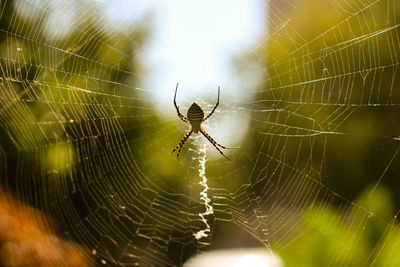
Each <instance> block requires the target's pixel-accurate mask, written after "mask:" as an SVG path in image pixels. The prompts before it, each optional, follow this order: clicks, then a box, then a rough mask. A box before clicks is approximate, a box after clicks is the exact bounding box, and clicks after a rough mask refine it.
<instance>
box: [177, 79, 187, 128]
mask: <svg viewBox="0 0 400 267" xmlns="http://www.w3.org/2000/svg"><path fill="white" fill-rule="evenodd" d="M178 85H179V83H177V84H176V88H175V97H174V106H175V108H176V111H177V112H178V116H179V118H181V120H183V121H184V122H186V123H189V120H188V118H186V117H185V116H184V115H182V114H181V113H180V112H179V107H178V106H177V105H176V92H177V91H178Z"/></svg>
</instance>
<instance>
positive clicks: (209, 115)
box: [203, 86, 219, 121]
mask: <svg viewBox="0 0 400 267" xmlns="http://www.w3.org/2000/svg"><path fill="white" fill-rule="evenodd" d="M218 105H219V86H218V101H217V104H216V105H215V107H214V108H213V110H212V111H211V113H210V114H208V116H207V117H205V118H204V119H203V121H205V120H207V119H208V118H210V117H211V115H212V114H213V113H214V111H215V109H216V108H217V107H218Z"/></svg>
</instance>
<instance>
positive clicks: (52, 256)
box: [0, 190, 92, 267]
mask: <svg viewBox="0 0 400 267" xmlns="http://www.w3.org/2000/svg"><path fill="white" fill-rule="evenodd" d="M51 225H52V223H51V221H50V220H49V219H48V218H46V217H45V216H44V215H43V214H42V213H40V212H39V211H37V210H35V209H33V208H31V207H28V206H26V205H23V204H22V203H20V202H19V201H17V200H15V199H13V198H12V197H11V196H10V194H5V193H4V192H3V191H1V190H0V266H80V267H85V266H92V261H91V259H90V256H89V253H88V251H87V250H86V249H84V248H83V247H81V246H79V245H77V244H75V243H73V242H71V241H66V240H63V239H60V238H58V237H57V236H56V235H55V234H54V233H53V232H52V231H51V230H50V228H49V227H50V226H51Z"/></svg>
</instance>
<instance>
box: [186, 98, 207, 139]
mask: <svg viewBox="0 0 400 267" xmlns="http://www.w3.org/2000/svg"><path fill="white" fill-rule="evenodd" d="M187 117H188V119H189V122H190V124H191V125H192V129H193V131H194V132H195V133H198V132H199V131H200V124H201V123H202V122H203V118H204V112H203V110H202V109H201V107H199V105H197V104H196V103H193V104H192V105H191V106H190V108H189V110H188V113H187Z"/></svg>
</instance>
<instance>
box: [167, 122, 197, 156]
mask: <svg viewBox="0 0 400 267" xmlns="http://www.w3.org/2000/svg"><path fill="white" fill-rule="evenodd" d="M192 133H193V129H190V130H189V132H187V133H186V134H185V136H184V137H183V138H182V140H181V141H180V142H179V144H178V145H177V146H176V147H175V148H174V149H173V150H172V151H171V153H174V152H175V150H177V149H178V148H179V150H178V154H176V157H177V158H178V161H179V153H181V150H182V147H183V145H184V144H185V142H186V140H187V139H188V138H189V136H190V135H191V134H192Z"/></svg>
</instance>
